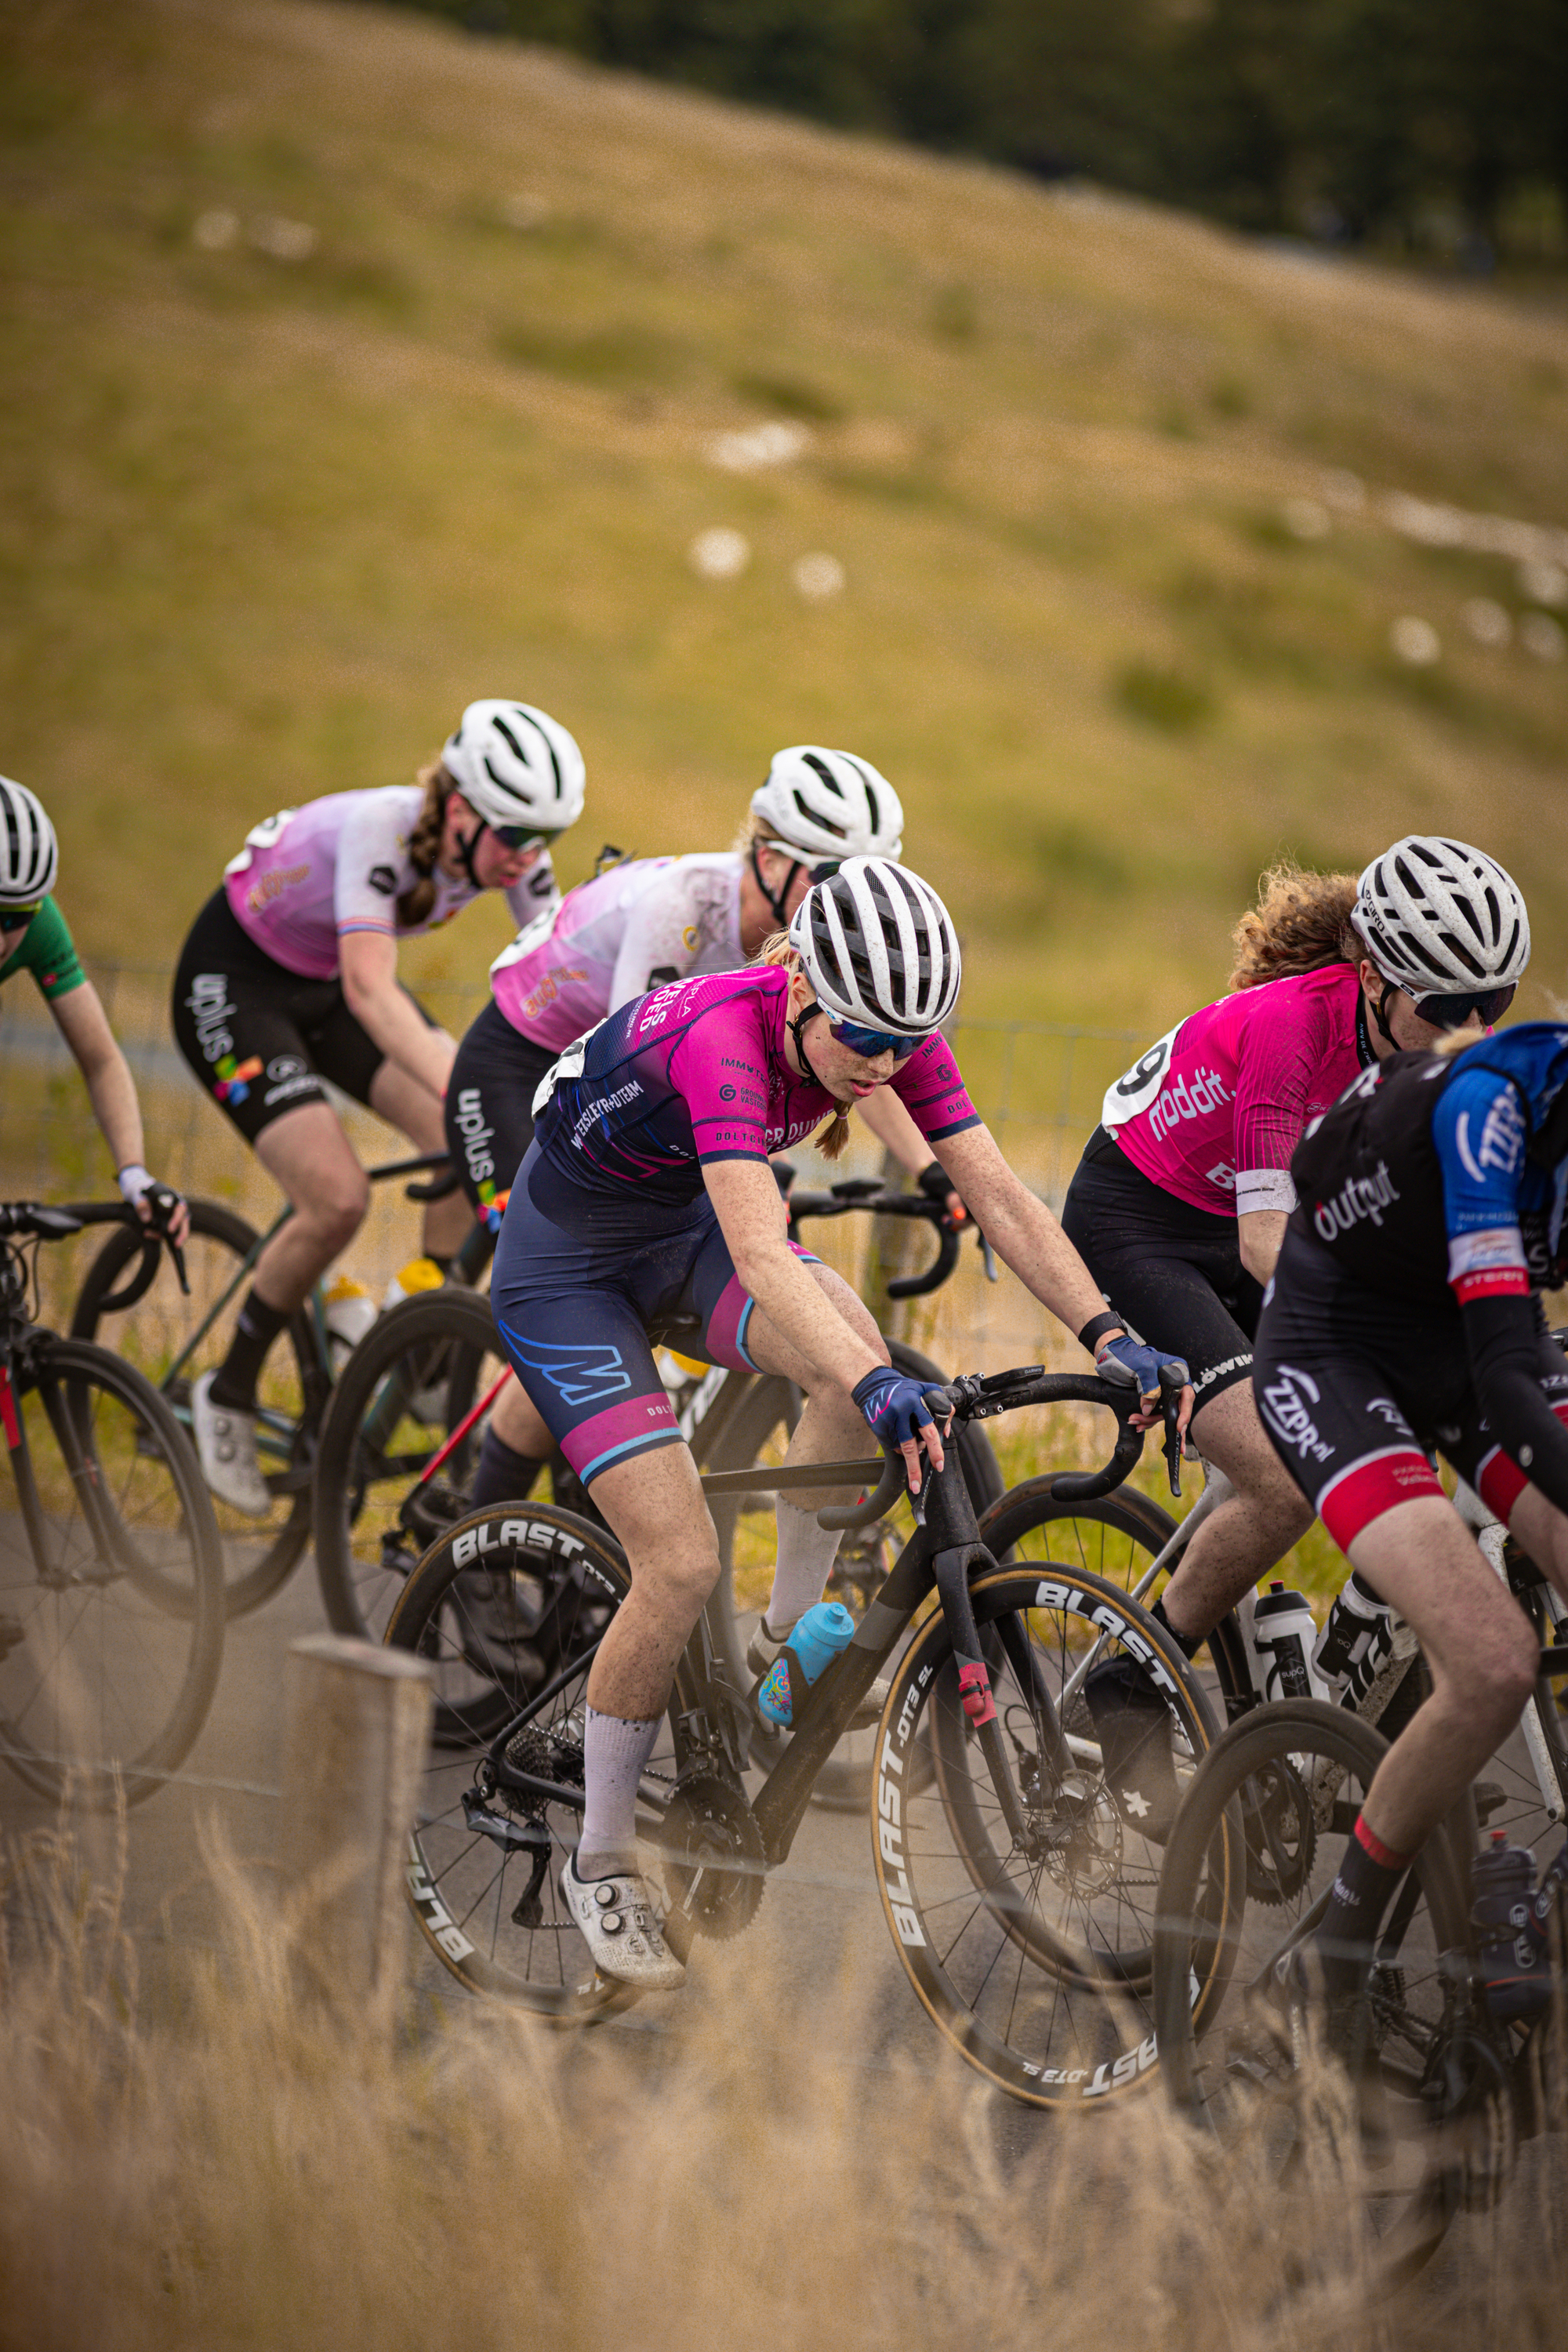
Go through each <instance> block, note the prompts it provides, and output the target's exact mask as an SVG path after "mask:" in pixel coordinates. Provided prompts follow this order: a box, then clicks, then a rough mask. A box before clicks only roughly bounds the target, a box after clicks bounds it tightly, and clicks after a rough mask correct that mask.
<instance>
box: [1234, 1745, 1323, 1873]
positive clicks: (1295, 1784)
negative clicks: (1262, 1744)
mask: <svg viewBox="0 0 1568 2352" xmlns="http://www.w3.org/2000/svg"><path fill="white" fill-rule="evenodd" d="M1241 1803H1242V1815H1243V1819H1244V1821H1245V1822H1246V1825H1247V1894H1248V1895H1249V1896H1250V1897H1251V1898H1252V1900H1253V1901H1254V1902H1255V1903H1284V1902H1286V1901H1288V1900H1289V1897H1290V1896H1291V1895H1299V1894H1300V1891H1301V1889H1302V1887H1303V1886H1305V1885H1306V1884H1307V1881H1308V1879H1309V1877H1310V1875H1311V1870H1312V1862H1313V1858H1314V1856H1315V1855H1316V1853H1317V1850H1318V1828H1317V1821H1316V1817H1315V1815H1314V1813H1313V1810H1312V1800H1311V1796H1310V1793H1309V1791H1308V1789H1307V1784H1306V1782H1305V1781H1304V1780H1302V1778H1301V1776H1300V1773H1299V1772H1298V1771H1297V1769H1296V1768H1295V1766H1294V1765H1293V1764H1290V1763H1288V1762H1286V1761H1285V1760H1284V1759H1280V1760H1279V1761H1277V1762H1275V1763H1272V1764H1269V1765H1268V1766H1266V1767H1265V1769H1263V1770H1262V1771H1261V1772H1255V1773H1254V1774H1253V1775H1252V1777H1251V1779H1250V1780H1247V1782H1246V1783H1245V1785H1244V1787H1243V1789H1242V1792H1241Z"/></svg>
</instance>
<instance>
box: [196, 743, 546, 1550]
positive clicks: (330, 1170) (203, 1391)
mask: <svg viewBox="0 0 1568 2352" xmlns="http://www.w3.org/2000/svg"><path fill="white" fill-rule="evenodd" d="M583 797H584V777H583V758H582V754H581V752H580V751H578V749H577V746H576V744H575V743H574V741H573V740H572V738H571V736H570V735H569V734H568V733H567V731H566V730H565V729H564V728H563V727H562V726H560V725H558V723H557V722H556V721H555V720H554V719H551V718H548V717H547V716H546V715H545V713H544V712H543V711H542V710H536V709H533V708H532V707H531V705H529V704H527V703H521V702H499V701H488V702H475V703H471V704H470V705H469V706H468V709H467V710H465V712H464V713H463V716H462V719H461V721H460V722H459V724H458V731H457V733H456V734H455V735H453V736H452V737H451V739H450V740H449V741H448V742H447V747H446V749H445V751H443V752H442V754H441V757H440V759H439V760H438V761H436V762H434V763H433V764H432V765H431V766H430V767H429V768H427V769H426V770H425V771H424V772H423V773H422V774H421V776H420V778H419V781H418V782H417V783H414V784H408V785H393V786H390V787H388V788H386V789H384V790H380V791H372V792H350V793H333V794H331V795H330V796H329V797H328V798H326V799H324V800H317V801H311V802H310V803H308V804H307V805H306V806H305V807H303V808H299V809H285V810H284V811H283V812H282V814H280V815H279V816H274V817H268V820H267V821H266V823H265V824H259V825H258V826H257V828H256V830H255V831H254V833H252V834H251V835H250V836H249V838H248V840H247V843H246V845H245V847H244V848H243V849H242V850H241V851H240V853H239V855H238V856H237V857H235V858H233V859H232V860H231V861H230V863H229V865H228V866H227V868H226V873H225V876H224V881H223V887H221V888H220V889H219V890H218V891H216V893H215V895H214V896H213V897H212V898H210V899H209V900H208V901H207V904H206V905H205V907H204V908H203V909H202V911H201V913H200V914H199V915H198V916H197V918H196V919H195V924H194V925H193V927H192V929H191V933H190V936H189V938H188V939H187V940H186V941H185V945H184V950H183V952H182V954H181V957H180V961H179V965H178V968H177V971H176V972H175V976H174V1008H173V1009H174V1036H175V1040H176V1042H177V1044H178V1045H179V1047H180V1050H181V1052H182V1053H183V1054H184V1057H185V1059H186V1061H187V1062H188V1063H189V1064H190V1066H191V1068H192V1069H193V1070H194V1071H195V1075H196V1077H197V1079H198V1081H199V1082H200V1084H201V1085H202V1087H204V1088H205V1090H206V1091H207V1092H209V1093H210V1094H211V1096H212V1097H213V1100H214V1101H215V1102H216V1104H217V1106H218V1108H220V1109H221V1110H222V1111H223V1113H224V1115H225V1117H226V1118H227V1119H229V1120H230V1121H231V1123H232V1124H233V1125H234V1126H235V1127H237V1129H238V1130H239V1132H240V1133H241V1135H243V1136H244V1137H245V1139H246V1140H247V1143H249V1144H251V1145H252V1146H253V1147H254V1149H255V1150H256V1153H257V1156H258V1159H259V1160H261V1161H262V1163H263V1165H264V1166H265V1167H266V1168H267V1169H268V1172H269V1173H270V1174H271V1175H272V1176H273V1177H274V1178H275V1179H276V1180H277V1181H278V1183H279V1185H280V1186H281V1187H282V1189H283V1191H284V1192H285V1193H286V1194H287V1195H288V1197H289V1202H291V1203H292V1206H293V1210H294V1214H293V1216H292V1217H291V1218H290V1219H289V1222H288V1223H287V1224H285V1225H284V1226H283V1227H282V1228H281V1229H280V1230H279V1233H278V1234H275V1235H274V1237H273V1238H272V1240H271V1241H269V1242H268V1244H267V1246H266V1248H265V1249H264V1250H263V1251H262V1253H261V1255H260V1256H259V1257H258V1260H257V1264H256V1274H255V1280H254V1284H253V1286H252V1288H251V1291H250V1293H249V1296H248V1297H247V1300H246V1302H245V1305H244V1307H242V1308H241V1310H240V1314H239V1318H238V1323H237V1329H236V1333H235V1338H234V1341H233V1345H232V1346H231V1347H230V1349H229V1351H228V1355H227V1358H226V1360H225V1362H224V1363H223V1364H222V1365H221V1366H220V1367H219V1368H218V1370H216V1372H215V1373H210V1374H205V1375H204V1376H203V1378H202V1379H201V1380H200V1381H197V1382H196V1384H195V1388H194V1390H193V1391H192V1419H193V1422H194V1424H195V1436H196V1444H197V1450H198V1452H199V1453H200V1455H201V1462H202V1469H203V1472H204V1474H205V1477H206V1480H207V1483H208V1485H209V1486H211V1487H212V1489H213V1491H214V1493H215V1494H217V1495H219V1496H221V1497H222V1498H223V1499H224V1501H226V1503H228V1504H230V1505H231V1506H232V1507H234V1508H235V1509H237V1510H238V1511H241V1512H244V1513H247V1514H248V1515H249V1516H251V1517H258V1518H259V1517H263V1516H264V1515H265V1514H266V1512H267V1511H268V1509H269V1507H270V1505H271V1496H270V1495H269V1494H268V1488H267V1485H266V1482H265V1481H264V1479H263V1478H262V1475H261V1472H260V1468H259V1466H258V1461H257V1454H256V1418H255V1415H256V1389H257V1380H258V1375H259V1373H260V1370H261V1366H262V1363H263V1360H264V1359H265V1357H266V1354H267V1351H268V1348H269V1347H270V1346H271V1345H272V1342H273V1341H274V1339H276V1338H277V1336H278V1334H279V1332H280V1331H281V1330H282V1329H283V1328H284V1326H285V1324H286V1323H287V1322H288V1320H289V1316H290V1315H291V1314H292V1313H293V1312H294V1310H295V1308H296V1307H299V1306H300V1303H301V1301H302V1300H303V1299H304V1298H305V1297H307V1296H308V1295H309V1293H310V1287H311V1285H312V1284H313V1283H314V1282H315V1281H316V1280H317V1278H318V1277H319V1276H321V1274H322V1273H324V1272H325V1270H326V1268H327V1266H328V1265H330V1264H331V1261H332V1259H333V1258H334V1257H336V1255H338V1253H339V1251H340V1250H342V1248H343V1247H344V1246H345V1245H346V1244H347V1243H348V1242H349V1241H351V1240H352V1239H353V1234H354V1233H355V1232H356V1231H357V1229H358V1227H359V1223H360V1220H361V1218H362V1217H363V1214H364V1208H365V1202H366V1199H367V1197H368V1188H367V1185H366V1181H365V1177H364V1172H363V1170H362V1169H361V1167H360V1165H359V1162H358V1160H356V1159H355V1157H354V1154H353V1148H352V1147H351V1145H350V1143H349V1140H348V1138H347V1136H346V1135H345V1134H344V1132H343V1129H342V1125H341V1123H340V1122H339V1119H338V1117H337V1114H336V1112H335V1111H334V1110H333V1109H332V1108H331V1102H330V1101H329V1099H328V1096H327V1092H326V1086H325V1084H324V1083H323V1082H324V1081H330V1082H331V1084H332V1085H334V1086H336V1087H342V1090H343V1092H344V1093H345V1094H348V1095H352V1096H353V1097H354V1099H355V1101H357V1102H362V1103H366V1104H368V1105H369V1106H370V1108H372V1109H373V1110H374V1111H376V1112H378V1113H379V1114H380V1116H381V1117H382V1118H384V1119H387V1120H388V1121H390V1123H391V1124H392V1125H393V1126H395V1127H397V1128H400V1129H402V1130H403V1132H404V1134H405V1135H406V1136H407V1137H408V1139H409V1140H410V1141H411V1142H412V1143H414V1144H415V1145H416V1148H417V1149H418V1150H421V1151H439V1150H441V1149H442V1148H443V1142H444V1136H443V1126H442V1107H441V1097H442V1094H443V1092H444V1090H445V1087H446V1085H447V1076H448V1074H449V1072H450V1070H451V1066H452V1057H453V1055H454V1054H455V1052H456V1050H457V1049H456V1047H455V1045H453V1042H452V1040H451V1038H450V1037H448V1036H447V1034H446V1033H445V1031H443V1030H441V1029H439V1028H437V1026H436V1024H434V1023H433V1022H432V1021H431V1020H430V1019H429V1016H428V1015H427V1014H426V1013H425V1012H424V1011H423V1009H422V1008H421V1006H420V1005H419V1004H417V1003H416V1001H415V999H414V998H413V996H412V995H411V994H410V993H409V992H408V991H407V990H406V989H405V987H403V986H402V984H401V983H400V982H399V981H398V978H397V942H398V940H399V939H406V938H409V937H411V936H412V935H414V934H415V933H416V932H420V931H427V930H431V929H435V928H436V927H437V925H439V924H442V923H446V922H449V921H450V920H451V919H452V917H453V916H454V915H456V914H458V912H459V911H460V910H461V908H464V907H466V906H467V905H468V903H469V901H470V900H471V899H473V898H477V897H478V896H479V893H480V892H481V891H484V890H502V891H504V892H505V894H506V897H507V900H508V903H509V905H510V908H511V909H512V912H513V915H514V916H515V917H517V918H518V919H520V920H522V919H531V916H532V915H534V914H535V913H537V912H538V910H539V908H541V907H542V906H554V905H556V904H558V903H559V899H560V892H559V889H558V887H557V886H556V881H555V875H554V871H553V868H552V866H551V862H550V844H551V842H552V839H553V838H554V836H555V835H557V834H560V833H563V832H564V831H565V829H566V827H567V826H568V825H571V824H575V823H576V821H577V819H578V817H579V816H580V815H581V814H582V811H583ZM465 1225H466V1213H465V1211H464V1207H463V1204H462V1202H460V1201H450V1202H439V1203H437V1204H435V1205H434V1206H433V1207H432V1208H431V1210H430V1212H429V1213H428V1214H427V1216H426V1249H427V1250H428V1251H429V1252H430V1253H431V1254H432V1255H437V1256H438V1257H439V1256H444V1255H449V1254H450V1253H451V1252H452V1251H453V1250H455V1249H456V1248H457V1247H458V1244H459V1243H460V1241H461V1239H462V1235H463V1232H464V1229H465Z"/></svg>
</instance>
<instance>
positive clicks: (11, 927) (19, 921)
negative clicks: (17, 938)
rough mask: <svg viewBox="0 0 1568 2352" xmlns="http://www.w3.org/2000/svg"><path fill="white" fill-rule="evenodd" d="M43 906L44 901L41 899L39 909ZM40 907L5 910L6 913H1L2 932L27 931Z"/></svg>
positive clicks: (0, 925) (9, 908) (0, 928)
mask: <svg viewBox="0 0 1568 2352" xmlns="http://www.w3.org/2000/svg"><path fill="white" fill-rule="evenodd" d="M42 905H43V900H42V899H41V898H40V899H39V901H38V907H41V906H42ZM38 907H7V908H5V910H4V912H0V931H25V930H26V928H27V926H28V924H29V923H30V922H31V921H32V919H33V917H34V916H35V915H36V914H37V911H38Z"/></svg>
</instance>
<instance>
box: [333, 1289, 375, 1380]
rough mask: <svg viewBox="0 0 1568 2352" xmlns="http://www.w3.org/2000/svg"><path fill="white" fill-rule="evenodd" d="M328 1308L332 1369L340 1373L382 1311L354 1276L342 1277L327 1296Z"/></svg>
mask: <svg viewBox="0 0 1568 2352" xmlns="http://www.w3.org/2000/svg"><path fill="white" fill-rule="evenodd" d="M326 1309H327V1312H326V1324H327V1343H328V1345H329V1347H330V1348H331V1355H332V1370H333V1371H334V1372H341V1371H342V1368H343V1365H344V1363H345V1362H346V1361H347V1360H348V1357H349V1356H350V1354H351V1353H352V1351H353V1349H355V1348H357V1347H358V1346H359V1343H360V1341H361V1340H362V1339H363V1338H364V1335H365V1333H366V1332H367V1331H368V1330H369V1329H370V1327H371V1325H372V1324H373V1323H374V1321H375V1318H376V1317H377V1315H378V1314H379V1313H380V1312H381V1310H380V1308H379V1307H377V1305H376V1303H375V1301H374V1298H373V1297H371V1295H370V1293H369V1291H368V1290H367V1289H366V1288H365V1286H364V1285H363V1282H356V1281H355V1280H354V1278H353V1275H351V1274H340V1275H339V1276H338V1278H337V1280H336V1282H334V1283H333V1285H332V1286H331V1290H329V1291H328V1293H327V1296H326Z"/></svg>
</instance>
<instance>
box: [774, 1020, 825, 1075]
mask: <svg viewBox="0 0 1568 2352" xmlns="http://www.w3.org/2000/svg"><path fill="white" fill-rule="evenodd" d="M821 1012H822V1006H821V1005H820V1004H817V1003H811V1004H808V1005H806V1006H805V1009H804V1011H802V1012H800V1013H796V1014H795V1019H794V1020H793V1021H789V1022H786V1023H785V1024H784V1025H785V1027H786V1028H787V1029H788V1031H789V1034H790V1035H791V1036H792V1037H793V1038H794V1039H795V1055H796V1057H797V1059H798V1060H799V1063H800V1073H801V1076H802V1077H803V1078H804V1079H805V1082H806V1084H807V1085H808V1086H818V1087H819V1086H821V1084H822V1080H821V1079H820V1078H819V1077H818V1076H817V1075H816V1067H815V1066H814V1065H813V1063H812V1060H811V1057H810V1055H808V1054H807V1052H806V1050H805V1037H804V1036H803V1035H802V1034H801V1033H802V1031H803V1030H804V1029H805V1024H806V1023H807V1022H808V1021H809V1020H810V1019H811V1018H812V1016H813V1015H814V1014H815V1013H821ZM825 1017H826V1016H825Z"/></svg>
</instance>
